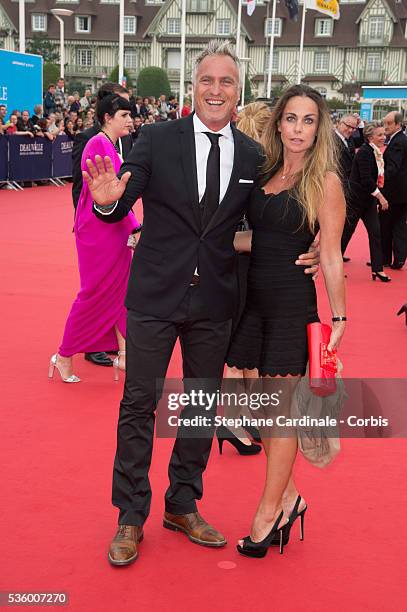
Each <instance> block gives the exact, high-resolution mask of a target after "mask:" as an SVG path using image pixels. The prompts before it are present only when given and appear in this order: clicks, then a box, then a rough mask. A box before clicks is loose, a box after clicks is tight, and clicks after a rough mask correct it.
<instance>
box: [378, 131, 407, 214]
mask: <svg viewBox="0 0 407 612" xmlns="http://www.w3.org/2000/svg"><path fill="white" fill-rule="evenodd" d="M383 157H384V188H383V195H384V196H385V197H386V199H387V200H388V201H389V204H390V205H391V204H406V203H407V137H406V136H404V134H403V132H398V133H397V134H395V135H394V136H393V138H392V139H391V141H390V143H389V144H388V145H387V148H386V150H385V152H384V155H383Z"/></svg>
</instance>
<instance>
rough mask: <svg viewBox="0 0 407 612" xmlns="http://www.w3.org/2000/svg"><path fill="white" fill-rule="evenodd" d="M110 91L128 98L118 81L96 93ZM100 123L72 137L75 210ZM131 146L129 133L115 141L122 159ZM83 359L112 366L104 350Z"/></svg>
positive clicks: (87, 354) (87, 355)
mask: <svg viewBox="0 0 407 612" xmlns="http://www.w3.org/2000/svg"><path fill="white" fill-rule="evenodd" d="M105 92H112V93H117V94H118V95H119V96H123V98H126V99H127V100H128V99H129V93H128V91H127V89H126V88H125V87H122V86H121V85H119V84H118V83H104V85H102V87H100V89H99V91H98V95H99V94H102V93H105ZM100 129H101V128H100V124H99V122H96V123H95V124H94V126H93V127H91V128H88V129H87V130H84V131H83V132H78V133H77V134H76V136H75V139H74V144H73V150H72V180H73V184H72V199H73V205H74V208H75V210H76V207H77V206H78V201H79V196H80V195H81V191H82V169H81V160H82V153H83V150H84V148H85V146H86V143H87V142H88V140H90V139H91V138H93V136H96V134H98V133H99V132H100ZM132 146H133V140H132V137H131V135H130V134H129V135H128V136H125V137H124V138H119V140H118V141H117V148H118V152H119V153H120V154H121V156H122V157H123V159H126V157H127V155H128V154H129V153H130V151H131V148H132ZM85 359H86V360H87V361H90V362H91V363H94V364H95V365H100V366H108V367H112V366H113V361H112V360H111V359H110V357H109V356H108V355H107V353H105V352H98V353H85Z"/></svg>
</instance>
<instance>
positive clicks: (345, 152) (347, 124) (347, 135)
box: [335, 115, 359, 261]
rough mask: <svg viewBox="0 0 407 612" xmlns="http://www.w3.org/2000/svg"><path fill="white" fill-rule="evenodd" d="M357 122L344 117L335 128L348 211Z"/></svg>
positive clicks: (344, 258)
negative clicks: (354, 134) (354, 135)
mask: <svg viewBox="0 0 407 612" xmlns="http://www.w3.org/2000/svg"><path fill="white" fill-rule="evenodd" d="M358 125H359V120H358V118H357V117H355V115H344V116H343V117H341V119H340V120H339V122H338V124H337V126H336V128H335V137H336V143H337V146H338V153H339V171H340V175H341V181H342V187H343V191H344V194H345V200H346V209H347V211H349V209H350V196H351V192H350V184H349V180H350V173H351V170H352V162H353V158H354V157H355V145H354V142H353V139H352V133H353V132H354V131H355V130H356V129H357V127H358ZM343 261H350V260H349V257H345V256H344V257H343Z"/></svg>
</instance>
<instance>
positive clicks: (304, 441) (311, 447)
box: [291, 359, 348, 468]
mask: <svg viewBox="0 0 407 612" xmlns="http://www.w3.org/2000/svg"><path fill="white" fill-rule="evenodd" d="M309 367H310V364H309V362H308V365H307V371H306V375H305V376H304V377H303V378H301V380H300V382H299V383H298V385H297V387H296V389H295V393H294V394H293V399H292V404H291V414H292V416H293V417H294V418H301V417H310V418H317V419H324V418H326V417H330V418H334V419H335V420H336V421H337V425H336V426H333V427H331V426H324V425H321V426H318V427H316V426H312V425H310V426H301V427H297V439H298V450H299V451H300V452H301V453H302V455H303V457H304V458H305V459H306V460H307V461H309V463H311V464H312V465H314V466H315V467H319V468H324V467H326V466H327V465H329V464H330V463H331V462H332V461H333V459H334V458H335V457H336V455H337V454H338V453H339V452H340V450H341V443H340V439H339V418H340V413H341V410H342V408H343V405H344V403H345V402H346V400H347V399H348V395H347V393H346V390H345V385H344V382H343V379H342V378H341V375H340V373H341V371H342V364H341V362H340V361H339V359H338V360H337V372H336V374H335V382H336V390H335V392H334V393H331V394H329V395H328V396H326V397H322V396H320V395H316V394H315V393H314V392H313V391H312V389H311V388H310V385H309V384H308V380H307V374H309Z"/></svg>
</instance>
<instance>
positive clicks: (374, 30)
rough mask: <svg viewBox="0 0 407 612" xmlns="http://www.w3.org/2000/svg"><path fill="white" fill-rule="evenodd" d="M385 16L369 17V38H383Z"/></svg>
mask: <svg viewBox="0 0 407 612" xmlns="http://www.w3.org/2000/svg"><path fill="white" fill-rule="evenodd" d="M383 35H384V17H371V18H370V19H369V38H370V39H371V40H383Z"/></svg>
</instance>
